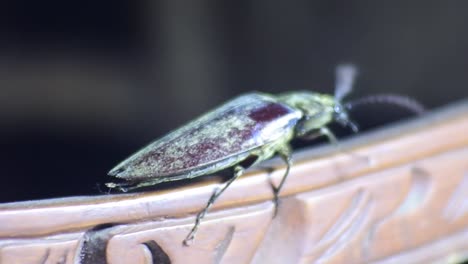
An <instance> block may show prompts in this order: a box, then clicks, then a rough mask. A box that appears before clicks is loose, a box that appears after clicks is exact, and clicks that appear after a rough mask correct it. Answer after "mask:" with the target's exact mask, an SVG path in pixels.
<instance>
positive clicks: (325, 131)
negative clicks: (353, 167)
mask: <svg viewBox="0 0 468 264" xmlns="http://www.w3.org/2000/svg"><path fill="white" fill-rule="evenodd" d="M319 133H320V135H323V136H326V137H327V138H328V141H330V143H332V144H333V145H334V146H335V147H337V148H338V149H339V150H340V151H343V150H342V149H341V147H340V144H338V140H337V139H336V137H335V134H333V132H331V130H330V129H329V128H328V127H321V128H320V130H319Z"/></svg>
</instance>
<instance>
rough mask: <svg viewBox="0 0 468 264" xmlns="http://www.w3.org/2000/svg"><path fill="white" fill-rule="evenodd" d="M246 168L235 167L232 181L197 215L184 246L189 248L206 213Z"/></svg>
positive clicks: (215, 193) (219, 190) (214, 195)
mask: <svg viewBox="0 0 468 264" xmlns="http://www.w3.org/2000/svg"><path fill="white" fill-rule="evenodd" d="M244 170H245V169H244V167H242V166H239V165H237V166H235V167H234V175H233V177H232V178H231V179H229V180H228V181H227V182H226V183H225V184H224V186H223V187H222V188H221V189H217V190H215V192H214V193H213V194H212V195H211V197H210V199H209V200H208V203H207V204H206V206H205V208H204V209H203V210H202V211H200V212H199V213H198V214H197V218H196V219H195V224H194V226H193V228H192V230H191V231H190V233H189V234H188V235H187V237H186V238H185V239H184V242H183V243H184V245H185V246H189V245H190V241H192V240H193V239H194V238H195V234H196V233H197V230H198V227H199V226H200V222H201V220H202V219H203V218H204V217H205V215H206V213H207V212H208V210H209V209H210V207H211V206H212V205H213V204H214V202H215V201H216V199H218V197H219V196H221V194H222V193H223V192H224V191H225V190H226V189H227V188H228V187H229V185H231V183H233V182H234V181H235V180H236V179H237V178H239V177H240V176H241V175H242V174H243V173H244Z"/></svg>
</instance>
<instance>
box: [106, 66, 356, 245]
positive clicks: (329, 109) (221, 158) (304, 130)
mask: <svg viewBox="0 0 468 264" xmlns="http://www.w3.org/2000/svg"><path fill="white" fill-rule="evenodd" d="M355 74H356V70H355V68H354V67H353V66H350V65H343V66H339V67H338V68H337V84H336V91H335V92H336V93H335V95H334V96H333V95H328V94H320V93H315V92H310V91H300V92H289V93H284V94H279V95H276V96H275V95H270V94H265V93H257V92H254V93H248V94H245V95H241V96H239V97H237V98H235V99H233V100H231V101H229V102H227V103H225V104H223V105H221V106H220V107H218V108H216V109H214V110H213V111H211V112H209V113H207V114H205V115H203V116H201V117H199V118H198V119H196V120H194V121H192V122H190V123H189V124H187V125H185V126H182V127H181V128H179V129H177V130H175V131H173V132H171V133H169V134H168V135H166V136H164V137H162V138H161V139H159V140H156V141H154V142H153V143H151V144H149V145H148V146H146V147H145V148H143V149H141V150H140V151H138V152H137V153H135V154H134V155H132V156H130V157H129V158H128V159H126V160H124V161H123V162H121V163H120V164H118V165H117V166H116V167H115V168H113V169H112V170H111V171H110V172H109V175H111V176H114V177H118V178H122V179H125V180H126V181H127V182H124V183H107V184H106V185H107V186H108V187H109V188H118V189H120V190H122V191H127V190H129V189H134V188H140V187H145V186H151V185H155V184H158V183H161V182H168V181H176V180H183V179H190V178H195V177H200V176H202V175H207V174H213V173H215V172H218V171H220V170H224V169H228V168H232V169H233V177H232V178H231V179H230V180H228V181H227V182H226V183H224V185H223V187H222V188H220V189H218V190H216V191H215V192H214V194H213V195H212V197H211V198H210V200H209V202H208V204H207V206H206V207H205V209H204V210H203V211H201V212H200V213H199V214H198V216H197V219H196V222H195V226H194V227H193V229H192V231H191V232H190V234H189V235H188V236H187V238H186V239H185V240H184V244H186V245H187V244H188V242H190V241H191V240H192V239H193V238H194V235H195V233H196V230H197V228H198V225H199V224H200V221H201V219H202V218H203V217H204V216H205V214H206V213H207V211H208V209H209V207H210V206H211V205H212V204H213V203H214V201H215V200H216V199H217V198H218V197H219V196H220V195H221V193H222V192H223V191H224V190H225V189H226V188H227V187H228V186H229V185H230V184H231V183H232V182H233V181H234V180H235V179H236V178H238V177H239V176H241V175H242V173H243V172H244V170H245V169H246V168H247V167H250V166H252V165H254V164H257V163H259V162H261V161H264V160H266V159H269V158H271V157H272V156H274V155H275V154H278V155H279V156H280V157H281V158H282V159H283V160H284V161H285V162H286V164H287V169H286V172H285V174H284V176H283V178H282V180H281V182H280V184H279V185H278V186H277V187H276V188H275V189H274V196H275V210H276V205H277V201H278V194H279V191H280V190H281V187H282V186H283V184H284V182H285V180H286V177H287V175H288V173H289V167H290V166H291V147H290V145H289V142H290V141H291V140H292V139H293V138H311V137H316V136H320V135H325V136H327V137H328V138H329V139H330V140H331V141H336V139H335V137H334V136H333V134H332V133H331V132H330V130H328V128H327V127H326V126H327V124H329V123H331V122H333V121H337V122H338V123H341V124H343V125H345V126H350V127H351V128H352V129H353V130H357V128H356V126H355V125H354V124H353V123H352V122H350V121H349V119H348V115H347V113H346V110H345V108H344V107H343V105H342V104H341V99H342V98H343V97H344V96H345V95H346V94H347V93H349V91H350V90H351V87H352V83H353V80H354V76H355Z"/></svg>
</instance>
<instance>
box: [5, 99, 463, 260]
mask: <svg viewBox="0 0 468 264" xmlns="http://www.w3.org/2000/svg"><path fill="white" fill-rule="evenodd" d="M466 131H468V101H462V102H460V103H458V104H454V105H451V106H449V107H446V108H443V109H439V110H437V111H434V112H432V113H429V114H428V115H426V116H424V117H421V118H419V119H416V120H412V121H408V122H402V123H399V124H397V125H394V126H391V127H386V128H383V129H380V130H378V131H374V132H370V133H363V134H360V135H357V136H356V137H354V138H352V139H350V140H346V141H342V142H341V144H342V148H343V149H344V152H339V153H338V152H337V151H336V149H334V148H333V147H330V146H322V147H318V148H312V149H307V150H304V151H299V152H297V153H295V154H294V157H293V160H294V166H293V168H292V169H291V174H290V176H289V178H288V181H287V183H286V185H285V187H284V189H283V191H282V193H281V196H282V198H281V201H280V208H279V211H278V215H277V216H276V217H275V218H274V219H272V213H273V206H272V202H271V199H272V189H271V181H272V182H274V183H276V184H277V183H278V181H279V179H280V178H281V176H282V174H283V172H284V166H283V165H282V163H281V162H279V161H278V160H277V159H273V160H272V161H269V162H266V163H265V164H262V166H273V167H275V168H277V169H276V170H274V171H273V172H272V173H271V174H268V173H266V172H265V171H262V170H259V169H257V170H252V171H250V173H248V175H245V176H243V177H242V178H241V179H239V180H238V181H236V182H234V183H233V185H232V186H231V187H230V188H229V189H228V190H227V191H226V192H225V193H224V194H223V196H222V197H221V198H220V199H219V200H218V201H217V202H216V203H215V205H214V206H213V208H212V211H211V212H210V213H209V214H208V216H207V219H206V221H204V222H203V223H202V225H201V228H200V230H199V233H198V236H197V238H196V240H195V241H194V244H193V245H192V246H191V247H183V246H182V244H181V242H182V240H183V238H184V237H185V236H186V235H187V233H188V232H189V230H190V228H191V226H192V224H193V220H194V214H195V213H196V212H197V211H199V210H200V209H201V208H203V206H204V205H205V203H206V202H207V200H208V198H209V196H210V195H211V194H212V192H213V190H214V189H215V188H216V186H217V184H218V183H217V182H216V181H207V182H203V183H198V184H193V185H190V184H189V185H185V186H182V187H178V188H174V189H171V190H163V191H153V192H145V193H135V194H122V195H101V196H93V197H70V198H61V199H49V200H42V201H30V202H18V203H8V204H3V205H0V238H1V239H0V260H2V263H3V262H4V261H5V260H9V261H10V260H11V261H13V260H15V261H17V262H16V263H33V262H36V261H37V262H39V261H40V260H43V259H44V258H45V259H46V260H47V261H49V260H50V261H54V260H56V261H59V260H60V261H62V260H63V261H62V262H63V263H74V261H78V260H79V261H81V262H82V263H96V261H99V260H101V261H108V262H110V263H145V261H153V262H154V260H155V258H160V259H157V260H158V261H159V262H161V263H164V261H166V262H167V261H168V260H170V261H172V263H187V262H188V261H190V262H193V261H197V262H200V263H219V262H221V263H311V262H324V263H361V262H372V261H382V262H384V263H386V262H385V261H391V260H392V259H398V258H404V259H405V261H404V262H406V263H412V262H413V263H418V261H416V260H417V259H418V257H417V256H421V255H417V254H416V253H415V254H416V255H411V252H417V251H416V250H418V249H419V250H421V248H422V249H423V253H422V254H423V255H426V256H430V258H431V260H435V259H444V257H445V256H449V255H450V254H451V253H453V252H455V251H456V252H466V251H467V250H468V248H467V247H468V245H467V244H466V243H465V244H463V243H458V244H457V243H455V242H453V247H451V245H452V244H451V243H446V244H444V246H442V247H437V248H438V250H435V249H431V246H430V245H433V244H436V243H437V241H439V240H440V241H444V239H449V238H450V237H456V236H458V235H462V234H464V232H467V230H468V203H467V202H466V201H468V162H467V160H468V133H466ZM459 245H460V246H459ZM424 248H427V250H424ZM452 250H453V252H452ZM436 251H437V252H438V253H437V254H435V252H436ZM24 252H27V253H28V254H24ZM408 252H409V253H408ZM431 252H432V253H434V254H429V253H431ZM459 255H460V254H459ZM405 256H409V257H405ZM126 261H129V262H126ZM5 263H14V262H5ZM156 263H158V262H156Z"/></svg>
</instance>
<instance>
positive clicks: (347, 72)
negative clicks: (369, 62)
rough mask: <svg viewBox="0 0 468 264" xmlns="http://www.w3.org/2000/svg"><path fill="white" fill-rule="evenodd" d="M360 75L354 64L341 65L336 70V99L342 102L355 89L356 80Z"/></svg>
mask: <svg viewBox="0 0 468 264" xmlns="http://www.w3.org/2000/svg"><path fill="white" fill-rule="evenodd" d="M357 73H358V70H357V67H356V66H355V65H353V64H340V65H338V66H337V67H336V69H335V75H336V84H335V99H336V100H338V101H341V99H343V98H344V97H345V96H346V95H347V94H349V93H350V92H351V90H352V89H353V84H354V80H355V79H356V75H357Z"/></svg>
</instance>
